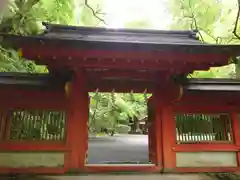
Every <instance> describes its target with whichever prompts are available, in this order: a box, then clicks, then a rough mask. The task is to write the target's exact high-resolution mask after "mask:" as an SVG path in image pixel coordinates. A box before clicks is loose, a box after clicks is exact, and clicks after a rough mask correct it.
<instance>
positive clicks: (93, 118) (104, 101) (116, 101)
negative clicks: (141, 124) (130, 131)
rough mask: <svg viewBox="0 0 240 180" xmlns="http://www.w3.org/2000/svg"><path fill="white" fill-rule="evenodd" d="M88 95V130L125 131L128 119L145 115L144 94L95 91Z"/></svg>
mask: <svg viewBox="0 0 240 180" xmlns="http://www.w3.org/2000/svg"><path fill="white" fill-rule="evenodd" d="M90 96H91V101H90V110H89V111H90V113H89V114H90V116H89V131H90V132H100V131H101V129H103V128H107V129H111V130H114V129H116V130H117V132H118V131H126V127H127V126H128V125H129V123H130V120H132V119H137V120H139V119H141V118H143V117H146V116H147V106H146V99H145V97H144V94H133V93H130V94H123V93H98V92H96V93H95V94H94V93H92V94H90ZM120 129H121V130H120ZM123 129H124V130H123Z"/></svg>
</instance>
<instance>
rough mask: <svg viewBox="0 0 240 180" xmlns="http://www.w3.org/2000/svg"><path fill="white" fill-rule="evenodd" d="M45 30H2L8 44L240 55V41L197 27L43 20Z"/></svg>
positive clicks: (13, 45)
mask: <svg viewBox="0 0 240 180" xmlns="http://www.w3.org/2000/svg"><path fill="white" fill-rule="evenodd" d="M43 25H44V26H45V27H46V30H45V32H44V33H43V34H40V35H37V36H26V37H23V36H16V35H11V34H0V35H1V36H2V37H3V40H4V42H6V45H10V46H11V47H14V48H19V47H22V45H23V44H24V45H25V46H35V45H37V46H39V45H49V46H54V47H63V48H68V49H70V48H75V49H76V48H77V49H79V50H83V49H90V50H123V51H131V50H133V51H148V52H149V51H150V52H155V51H156V52H159V51H168V52H169V51H171V52H184V53H194V54H195V53H201V54H214V53H217V54H228V55H231V56H233V57H235V56H239V55H240V45H216V44H204V43H202V42H201V41H199V40H198V38H197V31H160V30H137V29H128V30H126V29H108V28H96V27H77V26H65V25H56V24H48V23H43Z"/></svg>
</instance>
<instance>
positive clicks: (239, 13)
mask: <svg viewBox="0 0 240 180" xmlns="http://www.w3.org/2000/svg"><path fill="white" fill-rule="evenodd" d="M237 2H238V11H237V16H236V20H235V24H234V28H233V34H234V36H235V37H236V38H238V39H239V40H240V35H238V33H237V28H238V22H239V16H240V0H238V1H237Z"/></svg>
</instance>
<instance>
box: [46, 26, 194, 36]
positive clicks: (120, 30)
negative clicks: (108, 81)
mask: <svg viewBox="0 0 240 180" xmlns="http://www.w3.org/2000/svg"><path fill="white" fill-rule="evenodd" d="M42 24H43V26H45V27H46V32H45V33H57V32H61V31H65V32H69V31H76V32H82V33H84V32H87V33H91V32H97V33H126V34H128V33H129V34H131V33H143V34H151V35H153V34H156V35H161V34H162V35H176V36H187V37H189V38H193V39H197V40H198V38H197V33H198V30H154V29H123V28H118V29H115V28H106V27H87V26H71V25H61V24H51V23H47V22H43V23H42Z"/></svg>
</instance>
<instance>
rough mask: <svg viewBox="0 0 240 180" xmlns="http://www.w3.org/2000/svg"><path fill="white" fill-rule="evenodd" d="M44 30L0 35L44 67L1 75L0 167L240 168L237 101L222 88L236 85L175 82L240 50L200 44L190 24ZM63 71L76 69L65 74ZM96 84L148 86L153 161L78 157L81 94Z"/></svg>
mask: <svg viewBox="0 0 240 180" xmlns="http://www.w3.org/2000/svg"><path fill="white" fill-rule="evenodd" d="M46 27H47V32H46V33H44V34H43V35H39V36H34V37H21V36H14V35H9V34H5V35H3V42H8V43H12V45H13V47H16V48H21V54H22V55H23V56H24V57H25V58H27V59H34V60H35V61H36V63H37V64H44V65H47V66H48V68H49V71H50V72H49V75H32V76H29V77H26V76H24V75H23V74H14V75H3V74H2V75H1V76H0V79H2V81H0V85H1V89H0V97H1V103H0V109H1V126H0V128H1V133H0V137H1V143H0V172H2V173H7V172H13V173H18V172H19V173H25V172H30V173H65V172H69V171H74V172H80V171H81V172H82V171H83V172H111V171H142V172H161V171H167V172H203V171H239V157H240V156H239V142H240V137H239V132H238V131H239V128H238V126H239V125H238V124H239V120H238V106H239V102H240V101H239V100H238V97H237V95H238V92H237V91H236V88H235V89H234V88H233V89H232V90H229V88H230V89H231V88H232V87H233V86H234V87H236V86H238V82H235V81H229V82H226V81H221V80H219V81H218V82H217V81H216V82H213V81H209V82H208V83H207V87H208V88H206V81H203V82H191V81H190V82H187V83H186V82H184V81H181V80H180V82H178V81H177V82H176V81H174V80H173V79H174V78H173V77H178V80H179V78H180V77H184V76H186V74H188V73H190V72H192V71H193V70H205V69H208V68H209V67H211V66H220V65H225V64H227V63H229V59H230V57H232V56H233V57H235V56H237V55H238V54H239V52H240V51H239V49H240V47H239V46H238V45H234V46H223V45H222V46H221V45H206V44H202V43H201V42H199V41H198V40H197V39H196V32H191V31H137V30H106V29H102V28H79V27H71V26H61V25H49V24H47V25H46ZM209 59H211V63H210V62H209ZM66 71H71V72H72V73H71V74H73V76H72V77H68V78H66V77H65V75H64V73H65V72H66ZM46 77H49V78H46ZM65 84H68V86H66V87H67V88H66V87H65ZM223 86H224V87H225V89H224V90H221V88H222V87H223ZM194 87H195V89H194ZM202 87H203V89H202V90H201V88H202ZM226 87H227V88H226ZM96 89H99V91H100V92H112V90H113V89H114V91H115V92H130V91H131V90H133V91H134V92H138V93H143V92H146V89H147V91H148V92H149V93H152V98H151V100H150V101H149V115H150V116H149V141H150V143H149V150H150V153H149V157H150V159H151V160H152V162H154V164H153V165H143V166H132V165H131V166H130V165H124V166H96V165H87V164H85V157H86V152H87V148H88V147H87V139H88V106H89V99H88V92H93V91H95V90H96ZM213 90H214V91H213ZM226 90H228V91H229V92H230V93H227V92H226ZM199 93H201V94H199ZM25 119H28V121H25ZM55 119H58V121H55ZM29 120H30V121H29ZM16 122H18V123H16ZM19 122H21V123H20V125H19ZM28 122H31V123H28ZM189 124H191V126H189ZM39 126H40V127H41V128H39ZM199 127H204V128H202V129H201V128H199ZM215 127H217V128H215ZM35 131H36V134H41V137H38V136H37V135H36V136H35V135H34V132H35ZM29 132H31V133H29ZM53 132H54V133H53ZM30 134H31V135H30ZM186 159H187V160H186Z"/></svg>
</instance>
